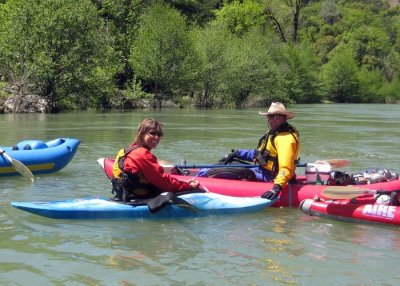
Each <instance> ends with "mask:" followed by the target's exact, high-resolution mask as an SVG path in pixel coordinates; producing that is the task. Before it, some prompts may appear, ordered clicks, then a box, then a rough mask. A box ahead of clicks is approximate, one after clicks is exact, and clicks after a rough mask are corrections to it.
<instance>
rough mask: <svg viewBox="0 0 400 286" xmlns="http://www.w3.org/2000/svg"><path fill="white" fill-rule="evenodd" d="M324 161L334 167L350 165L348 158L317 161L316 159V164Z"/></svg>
mask: <svg viewBox="0 0 400 286" xmlns="http://www.w3.org/2000/svg"><path fill="white" fill-rule="evenodd" d="M324 162H325V163H328V164H329V165H331V166H332V168H341V167H347V166H348V165H350V161H349V160H346V159H327V160H317V161H315V164H318V163H324Z"/></svg>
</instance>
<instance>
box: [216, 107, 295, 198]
mask: <svg viewBox="0 0 400 286" xmlns="http://www.w3.org/2000/svg"><path fill="white" fill-rule="evenodd" d="M259 114H260V115H262V116H265V117H266V118H267V122H268V125H269V130H268V132H267V133H266V134H265V135H263V136H262V137H261V138H260V140H259V142H258V146H257V148H256V149H249V150H246V149H239V150H236V151H234V152H232V153H229V154H228V155H226V156H225V157H224V158H222V159H221V160H220V161H219V163H221V164H229V163H231V162H232V161H234V160H239V161H249V162H255V163H258V164H259V166H255V167H254V168H251V170H253V171H254V173H255V175H256V178H257V180H259V181H273V182H274V187H273V189H271V190H268V191H267V192H265V193H264V194H263V195H262V197H263V198H266V199H270V200H272V199H275V198H276V197H277V196H278V195H279V193H280V192H281V190H282V188H283V187H285V186H286V184H287V183H288V182H289V181H290V180H292V179H295V170H296V164H297V163H298V161H299V159H298V158H299V154H300V136H299V133H298V131H297V130H296V128H294V127H293V126H292V125H290V124H289V123H288V122H287V120H289V119H292V118H294V116H295V114H294V113H293V112H291V111H288V110H286V109H285V106H284V105H283V104H282V103H280V102H273V103H272V104H271V106H270V108H269V109H268V111H267V112H261V111H260V112H259ZM247 170H248V169H247Z"/></svg>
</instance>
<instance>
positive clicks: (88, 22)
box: [0, 0, 119, 111]
mask: <svg viewBox="0 0 400 286" xmlns="http://www.w3.org/2000/svg"><path fill="white" fill-rule="evenodd" d="M0 7H1V16H2V17H1V19H2V22H1V25H0V50H1V52H0V73H1V74H3V75H4V76H5V78H6V80H7V81H10V82H12V84H13V85H14V86H17V87H19V93H20V94H26V93H30V92H33V93H36V94H39V95H41V96H42V97H44V98H46V99H47V100H48V102H49V104H50V106H51V110H52V111H58V110H60V109H63V108H80V107H87V106H91V105H92V106H93V105H96V104H98V103H101V102H102V101H103V100H104V97H108V96H110V94H111V93H113V92H114V88H113V87H114V83H113V75H114V74H115V72H116V71H117V70H118V68H119V63H118V58H117V55H116V54H115V52H114V50H113V48H112V41H113V38H112V35H110V34H107V33H106V31H105V30H104V29H103V23H102V22H101V21H100V20H99V18H98V17H97V11H96V9H95V7H94V6H93V5H92V4H91V3H90V1H88V0H84V1H80V0H71V1H63V0H40V1H35V0H10V1H7V2H6V3H5V4H4V5H2V6H0Z"/></svg>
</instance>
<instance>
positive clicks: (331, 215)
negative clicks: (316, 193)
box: [300, 193, 400, 225]
mask: <svg viewBox="0 0 400 286" xmlns="http://www.w3.org/2000/svg"><path fill="white" fill-rule="evenodd" d="M389 194H390V193H389ZM300 209H301V211H302V212H303V213H305V214H307V215H310V216H318V217H322V218H327V219H334V220H339V221H346V222H370V223H383V224H395V225H400V206H395V205H390V204H387V203H381V202H377V201H376V199H375V197H374V196H373V195H369V196H366V197H361V198H356V199H350V200H349V199H339V200H333V201H321V200H319V199H317V200H314V199H306V200H304V201H302V202H301V204H300Z"/></svg>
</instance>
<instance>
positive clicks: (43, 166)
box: [0, 138, 80, 176]
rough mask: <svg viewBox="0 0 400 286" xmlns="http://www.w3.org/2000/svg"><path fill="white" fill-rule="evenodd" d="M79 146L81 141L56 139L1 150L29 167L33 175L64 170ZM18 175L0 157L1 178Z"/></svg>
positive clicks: (3, 158)
mask: <svg viewBox="0 0 400 286" xmlns="http://www.w3.org/2000/svg"><path fill="white" fill-rule="evenodd" d="M79 144H80V141H79V140H77V139H71V138H56V139H54V140H51V141H47V142H43V141H40V140H24V141H21V142H19V143H18V144H16V145H15V146H12V147H0V149H2V150H4V151H5V153H6V154H7V155H8V156H9V157H11V158H12V159H15V160H18V161H20V162H21V163H22V164H24V165H25V166H27V167H28V169H29V170H31V172H32V173H33V174H47V173H53V172H57V171H59V170H61V169H62V168H64V167H65V166H66V165H67V164H68V163H69V162H70V161H71V160H72V158H73V157H74V155H75V153H76V151H77V149H78V146H79ZM18 174H19V173H18V172H17V171H16V170H15V168H13V166H12V165H11V163H10V161H9V160H7V158H5V156H1V155H0V176H11V175H18Z"/></svg>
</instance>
